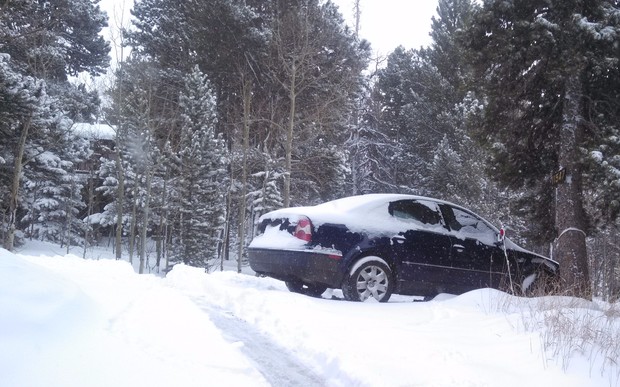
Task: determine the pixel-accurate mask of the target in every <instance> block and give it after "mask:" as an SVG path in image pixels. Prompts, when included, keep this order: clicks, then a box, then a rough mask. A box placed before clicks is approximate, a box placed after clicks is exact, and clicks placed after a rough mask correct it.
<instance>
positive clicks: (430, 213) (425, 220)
mask: <svg viewBox="0 0 620 387" xmlns="http://www.w3.org/2000/svg"><path fill="white" fill-rule="evenodd" d="M432 207H435V208H436V206H435V205H434V204H433V203H423V202H421V201H417V200H399V201H396V202H391V203H390V205H389V207H388V211H389V212H390V215H392V216H394V217H396V218H400V219H406V220H414V221H417V222H420V223H422V224H431V225H435V224H439V223H440V222H441V215H440V214H439V211H438V210H437V209H433V208H432Z"/></svg>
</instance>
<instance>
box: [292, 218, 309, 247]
mask: <svg viewBox="0 0 620 387" xmlns="http://www.w3.org/2000/svg"><path fill="white" fill-rule="evenodd" d="M293 235H294V236H295V238H299V239H301V240H304V241H306V242H310V241H311V240H312V223H311V222H310V219H308V218H306V217H301V218H299V221H298V222H297V226H296V227H295V233H293Z"/></svg>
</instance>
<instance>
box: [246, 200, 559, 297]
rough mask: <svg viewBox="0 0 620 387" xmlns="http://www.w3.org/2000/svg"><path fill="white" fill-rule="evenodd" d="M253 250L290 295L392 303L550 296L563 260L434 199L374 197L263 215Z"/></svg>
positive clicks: (261, 267) (263, 269) (254, 262)
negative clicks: (396, 297)
mask: <svg viewBox="0 0 620 387" xmlns="http://www.w3.org/2000/svg"><path fill="white" fill-rule="evenodd" d="M258 231H259V235H257V236H256V237H255V238H254V240H253V241H252V243H251V244H250V246H249V249H248V251H249V260H250V266H251V267H252V269H253V270H254V271H255V272H256V273H257V274H262V275H265V276H269V277H273V278H277V279H280V280H282V281H285V283H286V286H287V287H288V289H289V290H291V291H294V292H299V293H304V294H308V295H314V296H319V295H321V294H322V293H323V292H324V291H325V290H326V289H327V288H334V289H342V292H343V295H344V297H345V299H347V300H352V301H365V300H367V299H371V298H372V299H375V300H377V301H380V302H386V301H388V299H389V298H390V296H391V295H392V293H396V294H404V295H417V296H423V297H425V298H432V297H434V296H435V295H437V294H439V293H452V294H461V293H464V292H467V291H470V290H473V289H479V288H486V287H491V288H496V289H500V290H506V291H512V292H513V293H516V294H529V293H532V292H533V290H534V289H535V288H536V289H540V288H541V287H542V288H544V289H545V290H549V286H550V284H551V283H552V282H553V280H554V279H555V278H557V276H558V266H559V265H558V263H557V262H555V261H553V260H551V259H549V258H546V257H544V256H541V255H538V254H535V253H532V252H530V251H527V250H524V249H522V248H520V247H519V246H517V245H516V244H514V243H513V242H511V241H510V240H509V239H507V238H503V232H501V231H500V230H499V229H497V228H495V227H494V226H492V225H491V224H490V223H489V222H487V221H486V220H484V219H482V218H481V217H479V216H477V215H475V214H474V213H472V212H471V211H469V210H467V209H465V208H463V207H460V206H457V205H455V204H452V203H449V202H445V201H442V200H437V199H431V198H426V197H419V196H412V195H397V194H372V195H363V196H354V197H349V198H343V199H339V200H334V201H331V202H327V203H323V204H320V205H317V206H313V207H293V208H284V209H281V210H277V211H273V212H270V213H267V214H265V215H263V216H262V217H261V218H260V224H259V227H258Z"/></svg>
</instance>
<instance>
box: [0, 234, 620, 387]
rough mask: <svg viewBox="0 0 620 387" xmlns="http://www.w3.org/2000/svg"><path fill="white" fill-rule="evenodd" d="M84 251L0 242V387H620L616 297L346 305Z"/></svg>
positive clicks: (485, 295) (488, 294) (250, 279)
mask: <svg viewBox="0 0 620 387" xmlns="http://www.w3.org/2000/svg"><path fill="white" fill-rule="evenodd" d="M75 253H76V254H77V255H81V252H77V250H76V252H75ZM88 255H89V256H90V259H82V258H79V257H78V256H76V255H71V254H69V255H67V254H65V253H64V251H63V250H62V249H60V248H58V247H57V246H54V245H49V244H41V243H29V244H28V245H27V246H26V247H25V248H22V249H21V250H20V251H19V252H18V253H17V254H12V253H9V252H7V251H6V250H2V249H0V386H2V387H5V386H6V387H9V386H10V387H13V386H15V387H21V386H35V387H36V386H63V387H65V386H67V387H70V386H76V387H78V386H79V387H89V386H119V387H122V386H128V387H129V386H131V387H140V386H154V387H157V386H268V385H273V386H311V385H315V386H502V387H503V386H529V387H532V386H545V387H548V386H575V387H577V386H579V387H582V386H601V387H602V386H620V368H619V364H618V361H619V358H620V344H619V341H620V306H618V305H617V304H616V305H609V304H604V303H601V302H597V303H590V302H585V301H581V300H577V299H570V298H562V297H546V298H541V299H522V298H516V297H512V296H509V295H507V294H504V293H501V292H497V291H493V290H488V289H486V290H478V291H473V292H470V293H467V294H464V295H461V296H457V297H455V296H450V295H440V296H439V297H438V298H437V299H435V300H433V301H430V302H412V299H411V298H405V297H394V299H393V300H391V302H389V303H387V304H379V303H364V304H362V303H351V302H346V301H341V300H339V298H340V296H341V294H340V293H339V292H338V291H334V292H333V293H332V294H330V293H329V292H328V293H327V294H324V295H323V297H324V298H322V299H318V298H310V297H306V296H302V295H298V294H293V293H290V292H288V291H287V290H286V288H285V286H284V284H283V283H281V282H279V281H276V280H273V279H269V278H258V277H255V276H253V275H251V274H237V273H236V272H234V271H224V272H215V273H211V274H206V273H204V271H203V270H201V269H196V268H192V267H187V266H176V267H175V268H174V269H173V270H172V271H171V272H170V273H169V274H168V276H167V277H166V278H161V277H159V276H156V275H150V274H147V275H138V274H136V273H135V271H134V269H133V268H132V267H131V266H130V265H129V264H128V263H127V262H124V261H115V260H113V259H109V258H110V256H111V254H109V253H107V252H102V251H90V252H89V254H88ZM329 296H333V297H334V298H333V299H328V297H329Z"/></svg>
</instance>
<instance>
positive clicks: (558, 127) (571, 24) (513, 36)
mask: <svg viewBox="0 0 620 387" xmlns="http://www.w3.org/2000/svg"><path fill="white" fill-rule="evenodd" d="M617 15H618V6H617V4H615V5H614V4H610V3H609V2H606V1H600V0H597V1H589V2H585V1H580V0H571V1H561V2H560V1H552V2H549V1H542V0H540V1H539V0H521V1H514V2H505V1H487V2H485V4H484V7H483V8H482V10H481V11H480V13H479V14H478V15H477V17H476V21H475V23H474V24H473V27H472V30H471V33H470V34H469V35H468V39H469V47H470V48H471V50H472V51H473V52H474V53H475V55H474V56H473V60H474V61H475V63H476V64H477V65H478V66H479V67H478V70H479V75H480V77H479V79H480V80H481V81H482V82H484V92H485V93H486V97H487V101H488V105H487V107H486V117H485V121H484V126H483V128H482V129H483V130H482V133H481V134H482V137H483V138H484V139H485V140H486V142H487V144H488V145H489V147H492V150H493V153H494V160H495V164H496V169H495V173H496V176H498V177H499V178H500V179H501V180H502V181H503V182H504V183H505V184H507V185H509V186H511V187H514V188H527V189H528V190H529V192H530V198H529V199H528V200H527V202H525V203H527V204H528V205H529V212H530V213H532V214H534V216H535V217H536V219H537V220H538V221H539V222H540V223H541V224H542V225H543V229H545V230H547V233H546V234H543V235H542V236H543V237H544V238H545V239H546V240H547V241H550V240H551V239H552V238H555V250H554V258H555V259H557V260H559V261H560V263H561V264H562V266H563V268H564V269H563V270H562V271H561V275H562V280H563V285H564V287H565V289H567V290H568V291H571V292H574V293H575V294H576V295H579V296H583V297H590V292H591V289H590V285H589V276H588V266H587V255H586V244H585V237H586V234H587V233H588V232H589V229H588V219H587V217H586V214H585V209H584V195H583V193H584V186H586V185H588V184H589V182H588V181H587V179H588V178H589V174H585V173H584V172H585V171H586V169H585V168H586V160H585V158H584V154H583V152H582V150H583V149H588V148H590V149H591V148H592V146H593V145H600V142H599V141H598V140H595V141H594V144H593V143H592V141H591V140H593V139H598V138H601V133H602V132H603V130H602V129H603V128H609V129H611V130H612V131H617V129H616V128H617V127H618V125H617V120H616V119H615V117H617V115H616V110H617V108H612V109H611V110H610V109H609V108H608V106H615V105H616V102H615V101H614V99H613V98H614V97H613V96H614V94H615V93H611V94H610V93H608V90H610V89H608V88H607V87H606V86H612V87H615V85H617V79H618V77H619V76H620V74H619V72H618V67H617V65H615V64H613V63H614V61H609V60H608V58H613V57H616V58H617V48H616V46H615V45H617V36H618V33H619V32H620V30H619V28H618V27H619V25H620V20H619V19H618V17H617ZM597 85H598V86H600V87H602V88H597V87H595V86H597ZM610 97H611V99H610ZM614 121H615V123H614ZM597 143H598V144H597ZM560 170H564V171H565V176H566V179H564V180H562V179H558V180H557V181H556V183H558V184H557V185H556V186H555V187H553V186H552V181H551V175H552V174H553V173H554V172H557V171H560ZM584 179H585V180H584ZM554 196H555V197H554ZM532 199H533V200H532Z"/></svg>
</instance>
